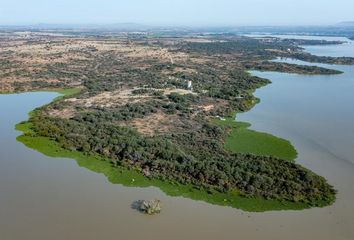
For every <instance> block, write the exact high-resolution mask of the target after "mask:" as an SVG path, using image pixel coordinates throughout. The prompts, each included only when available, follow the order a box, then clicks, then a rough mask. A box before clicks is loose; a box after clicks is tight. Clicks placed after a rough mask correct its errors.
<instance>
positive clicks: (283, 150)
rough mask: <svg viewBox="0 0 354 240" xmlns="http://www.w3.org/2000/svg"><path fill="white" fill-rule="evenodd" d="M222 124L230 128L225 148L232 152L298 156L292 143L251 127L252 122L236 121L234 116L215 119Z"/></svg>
mask: <svg viewBox="0 0 354 240" xmlns="http://www.w3.org/2000/svg"><path fill="white" fill-rule="evenodd" d="M214 121H215V123H217V124H218V125H220V126H226V127H229V128H230V130H231V131H230V133H229V135H228V137H227V138H226V142H225V148H226V149H227V150H229V151H231V152H238V153H251V154H254V155H260V156H274V157H278V158H281V159H285V160H289V161H292V160H294V159H295V158H296V157H297V152H296V150H295V148H294V147H293V146H292V145H291V143H290V142H289V141H287V140H285V139H282V138H278V137H276V136H273V135H271V134H268V133H263V132H257V131H254V130H251V129H249V127H250V126H251V124H249V123H245V122H236V121H235V120H234V119H233V118H227V119H226V120H225V121H221V120H219V119H216V120H214Z"/></svg>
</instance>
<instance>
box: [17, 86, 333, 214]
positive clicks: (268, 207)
mask: <svg viewBox="0 0 354 240" xmlns="http://www.w3.org/2000/svg"><path fill="white" fill-rule="evenodd" d="M260 87H263V86H260ZM77 91H78V89H76V90H75V89H65V90H51V92H58V93H61V94H62V96H59V97H57V98H55V99H53V101H52V102H51V103H53V102H54V101H57V100H60V99H62V98H64V97H67V96H70V95H72V94H75V93H77ZM40 92H48V91H45V90H43V91H40ZM258 102H259V101H256V102H254V103H253V104H252V106H251V107H250V109H252V108H253V107H254V105H256V104H257V103H258ZM48 104H50V103H48ZM42 107H43V106H42ZM37 111H40V110H38V108H37V109H35V110H33V111H32V112H30V113H29V119H28V120H26V121H24V122H21V123H18V124H17V125H16V130H18V131H21V132H22V135H20V136H18V137H17V140H18V141H19V142H21V143H23V144H24V145H25V146H27V147H29V148H31V149H34V150H36V151H38V152H41V153H42V154H44V155H47V156H50V157H55V158H70V159H73V160H75V161H76V162H77V163H78V165H79V166H80V167H85V168H87V169H89V170H91V171H94V172H96V173H101V174H104V175H105V176H106V177H107V179H108V180H109V182H111V183H113V184H121V185H123V186H127V187H150V186H154V187H158V188H159V189H161V190H162V191H163V192H164V193H166V194H167V195H169V196H174V197H177V196H180V197H185V198H190V199H193V200H198V201H204V202H207V203H210V204H214V205H219V206H228V207H232V208H237V209H241V210H244V211H247V212H265V211H275V210H303V209H309V208H312V207H313V206H311V205H309V204H306V203H302V202H291V201H282V200H273V199H272V200H267V199H264V198H262V197H247V196H244V195H243V194H242V193H240V192H238V191H237V190H232V191H230V192H227V193H221V192H217V191H213V192H211V193H210V192H207V191H206V190H205V189H198V188H197V187H195V186H193V185H182V184H179V183H176V182H165V181H161V180H157V179H149V178H147V177H145V176H143V175H142V174H141V173H140V172H137V171H136V170H134V169H128V168H127V167H123V166H118V167H116V166H113V164H112V163H111V161H110V160H109V159H107V158H102V157H100V156H97V155H94V154H90V155H89V154H84V153H82V152H79V151H69V150H66V149H63V148H61V147H60V146H59V144H58V143H57V142H55V141H53V140H51V139H49V138H45V137H39V136H36V135H35V133H34V132H33V131H32V130H31V123H30V119H31V116H34V114H36V112H37ZM248 111H249V110H248ZM261 134H262V133H261ZM271 136H272V135H271ZM273 137H275V136H273ZM275 138H277V137H275ZM285 141H286V140H285ZM289 144H290V145H291V143H290V142H289ZM291 146H292V145H291ZM295 151H296V150H295ZM290 160H291V159H290ZM317 204H318V206H319V207H324V206H327V205H329V203H325V202H318V203H317Z"/></svg>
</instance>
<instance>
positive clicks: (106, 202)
mask: <svg viewBox="0 0 354 240" xmlns="http://www.w3.org/2000/svg"><path fill="white" fill-rule="evenodd" d="M334 67H335V68H337V66H334ZM338 68H340V69H342V70H344V71H345V74H343V75H333V76H298V75H291V74H280V73H259V72H255V74H257V75H261V76H264V77H268V78H269V79H271V80H272V81H273V84H271V85H268V86H267V87H264V88H261V89H259V90H257V91H256V95H257V96H258V97H260V98H261V100H262V101H261V103H260V104H258V105H257V106H256V107H255V108H254V109H252V110H251V111H250V112H248V113H245V114H240V115H239V116H238V118H239V119H240V120H243V121H249V122H251V123H252V124H253V126H252V128H254V129H257V130H262V131H266V132H269V133H272V134H275V135H278V136H281V137H284V138H287V139H289V140H291V141H292V142H293V143H294V145H295V146H296V148H297V150H298V152H299V157H298V162H299V163H301V164H302V165H304V166H306V167H308V168H310V169H312V170H313V171H315V172H316V173H318V174H320V175H323V176H325V177H326V178H327V179H328V180H329V182H330V183H331V184H333V185H334V186H335V187H336V189H338V190H339V194H338V200H337V201H336V203H335V204H334V205H333V206H330V207H326V208H322V209H310V210H304V211H280V212H267V213H246V212H243V211H240V210H237V209H232V208H228V207H219V206H213V205H210V204H207V203H203V202H198V201H193V200H190V199H184V198H179V197H168V196H166V195H165V194H164V193H162V192H161V191H160V190H158V189H157V188H128V187H123V186H120V185H113V184H110V183H109V182H108V181H107V179H106V178H105V177H104V176H102V175H100V174H97V173H94V172H91V171H89V170H87V169H85V168H80V167H79V166H77V164H76V162H75V161H73V160H70V159H62V158H50V157H46V156H43V155H42V154H40V153H38V152H36V151H34V150H31V149H28V148H26V147H25V146H23V145H22V144H21V143H19V142H17V141H16V136H18V135H19V134H20V133H19V132H17V131H15V130H14V125H15V124H16V123H18V122H20V121H22V120H25V119H27V112H29V111H30V110H31V109H33V108H35V107H37V106H40V105H43V104H45V103H48V102H50V101H51V100H52V99H53V98H54V97H56V96H57V95H56V94H53V93H26V94H16V95H0V239H1V240H23V239H26V240H48V239H51V240H56V239H58V240H59V239H60V240H62V239H65V240H80V239H85V240H91V239H92V240H97V239H103V240H110V239H112V240H113V239H115V240H116V239H134V240H139V239H157V240H159V239H161V240H162V239H164V240H165V239H172V240H173V239H176V240H177V239H206V240H208V239H213V240H214V239H220V240H221V239H242V240H247V239H272V240H273V239H279V240H280V239H282V240H283V239H290V240H292V239H294V240H295V239H296V240H297V239H305V240H307V239H309V240H310V239H311V240H313V239H321V240H329V239H333V240H334V239H335V240H341V239H343V240H344V239H345V240H352V239H354V229H353V227H352V226H354V207H353V204H354V203H353V200H354V191H353V190H354V187H353V183H354V165H353V157H352V156H354V144H353V140H352V139H353V137H354V131H353V130H354V126H353V125H354V124H353V122H354V111H353V108H352V106H353V104H354V68H353V67H347V66H342V67H338ZM151 198H159V199H161V200H162V202H163V212H162V213H161V214H160V215H158V216H153V217H148V216H145V215H142V214H140V213H138V212H136V211H135V210H133V209H131V208H130V205H131V203H132V202H133V201H135V200H139V199H151Z"/></svg>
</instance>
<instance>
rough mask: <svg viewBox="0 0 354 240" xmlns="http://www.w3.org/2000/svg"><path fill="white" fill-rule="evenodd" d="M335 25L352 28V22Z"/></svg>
mask: <svg viewBox="0 0 354 240" xmlns="http://www.w3.org/2000/svg"><path fill="white" fill-rule="evenodd" d="M336 25H337V26H341V27H354V21H347V22H340V23H338V24H336Z"/></svg>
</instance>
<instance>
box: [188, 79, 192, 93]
mask: <svg viewBox="0 0 354 240" xmlns="http://www.w3.org/2000/svg"><path fill="white" fill-rule="evenodd" d="M187 89H189V90H191V91H193V83H192V81H188V84H187Z"/></svg>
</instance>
